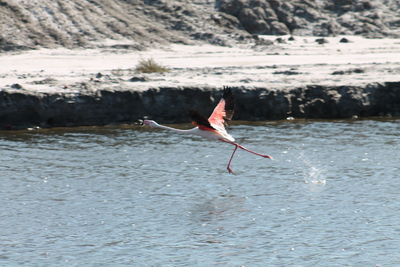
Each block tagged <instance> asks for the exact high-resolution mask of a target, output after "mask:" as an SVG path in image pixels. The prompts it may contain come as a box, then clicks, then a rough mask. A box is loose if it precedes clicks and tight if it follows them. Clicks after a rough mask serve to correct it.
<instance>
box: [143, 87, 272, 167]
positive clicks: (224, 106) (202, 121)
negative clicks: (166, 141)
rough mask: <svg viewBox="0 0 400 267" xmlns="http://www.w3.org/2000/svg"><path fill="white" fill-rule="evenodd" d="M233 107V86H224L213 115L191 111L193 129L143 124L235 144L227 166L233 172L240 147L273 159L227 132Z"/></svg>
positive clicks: (148, 121)
mask: <svg viewBox="0 0 400 267" xmlns="http://www.w3.org/2000/svg"><path fill="white" fill-rule="evenodd" d="M233 109H234V102H233V94H232V91H231V88H230V87H224V92H223V95H222V98H221V100H220V101H219V103H218V104H217V106H216V107H215V108H214V111H213V112H212V114H211V116H210V117H209V118H208V119H206V118H205V117H203V116H202V115H200V114H199V113H197V112H196V111H193V110H191V111H189V115H190V117H191V119H192V123H193V124H194V125H196V127H195V128H193V129H189V130H181V129H175V128H171V127H168V126H164V125H160V124H158V123H157V122H155V121H153V120H144V121H143V124H144V125H148V126H150V127H155V128H161V129H165V130H170V131H174V132H177V133H181V134H194V135H199V136H201V137H204V138H206V139H208V140H218V141H222V142H225V143H228V144H231V145H234V146H235V148H234V150H233V152H232V155H231V157H230V158H229V161H228V165H227V167H226V169H227V170H228V172H229V173H233V171H232V169H231V167H230V166H231V162H232V158H233V155H235V152H236V150H237V149H238V148H240V149H243V150H244V151H247V152H249V153H252V154H254V155H257V156H260V157H263V158H269V159H272V157H271V156H268V155H263V154H260V153H256V152H254V151H251V150H249V149H247V148H245V147H243V146H242V145H239V144H238V143H235V139H234V138H233V137H232V136H231V135H230V134H228V133H227V132H226V129H225V122H226V121H228V120H231V119H232V116H233Z"/></svg>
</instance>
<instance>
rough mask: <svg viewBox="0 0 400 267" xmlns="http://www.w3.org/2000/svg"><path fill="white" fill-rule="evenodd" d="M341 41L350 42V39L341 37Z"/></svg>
mask: <svg viewBox="0 0 400 267" xmlns="http://www.w3.org/2000/svg"><path fill="white" fill-rule="evenodd" d="M339 42H340V43H350V40H349V39H347V38H346V37H343V38H342V39H340V41H339Z"/></svg>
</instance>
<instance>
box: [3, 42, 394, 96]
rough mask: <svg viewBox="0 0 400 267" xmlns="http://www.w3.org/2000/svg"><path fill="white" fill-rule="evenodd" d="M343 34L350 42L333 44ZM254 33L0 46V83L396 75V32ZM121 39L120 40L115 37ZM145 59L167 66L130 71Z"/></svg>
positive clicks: (52, 88)
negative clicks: (209, 41)
mask: <svg viewBox="0 0 400 267" xmlns="http://www.w3.org/2000/svg"><path fill="white" fill-rule="evenodd" d="M343 37H346V38H347V39H348V40H349V41H350V42H348V43H341V42H340V40H341V39H342V38H343ZM261 38H263V39H267V40H271V41H273V45H259V46H254V47H244V46H242V47H222V46H213V45H195V46H193V45H192V46H188V45H177V44H174V45H170V46H166V47H164V48H162V49H157V50H154V49H153V50H147V51H141V52H138V51H129V50H119V49H107V50H104V49H73V50H70V49H65V48H58V49H40V50H32V51H28V52H21V53H14V54H13V53H6V54H1V55H0V62H1V63H2V64H0V89H1V90H20V91H32V92H45V93H54V92H69V91H71V92H78V91H80V90H99V89H105V88H106V89H113V88H116V89H117V90H124V89H129V90H132V89H134V90H140V91H142V90H147V89H149V88H153V87H185V86H206V87H222V86H223V85H230V86H244V87H247V88H249V87H263V88H268V89H276V90H285V89H292V88H296V87H299V86H305V85H315V84H318V85H333V86H341V85H365V84H368V83H375V82H388V81H399V79H400V78H399V77H400V76H399V74H400V40H399V39H388V38H384V39H366V38H363V37H357V36H337V37H326V38H325V39H326V40H327V43H325V44H319V43H317V42H316V41H315V40H316V39H317V37H300V36H299V37H296V36H295V37H294V38H295V40H294V41H288V36H282V37H281V40H282V42H277V41H276V39H277V37H276V36H262V37H261ZM104 42H105V43H107V44H108V45H110V44H113V42H114V43H115V41H104ZM129 43H130V41H128V40H127V41H126V42H124V43H123V44H129ZM118 44H121V42H118ZM149 58H152V59H154V60H155V61H156V62H157V63H159V64H161V65H164V66H166V67H168V68H169V69H170V72H167V73H162V74H159V73H155V74H138V73H136V72H135V70H134V68H135V66H136V64H137V63H138V62H139V60H141V59H149ZM99 73H101V75H97V74H99ZM132 77H144V78H145V81H136V82H132V81H130V79H131V78H132ZM16 84H17V85H16ZM82 84H89V85H90V86H82ZM15 88H17V89H15ZM18 88H21V89H18Z"/></svg>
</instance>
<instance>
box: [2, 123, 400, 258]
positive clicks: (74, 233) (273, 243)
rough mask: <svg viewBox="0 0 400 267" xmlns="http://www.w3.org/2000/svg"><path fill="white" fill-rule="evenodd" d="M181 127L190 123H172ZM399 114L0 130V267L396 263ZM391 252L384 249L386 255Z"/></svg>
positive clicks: (399, 142)
mask: <svg viewBox="0 0 400 267" xmlns="http://www.w3.org/2000/svg"><path fill="white" fill-rule="evenodd" d="M177 127H187V125H177ZM399 130H400V121H399V120H396V119H391V120H354V121H290V122H259V123H244V122H239V123H237V124H234V125H233V126H232V127H231V128H230V132H231V134H232V135H233V136H235V137H236V139H237V140H238V141H239V142H240V143H242V144H243V145H244V146H246V147H248V148H249V149H254V150H257V151H259V152H261V153H266V154H270V155H272V156H273V157H274V160H267V159H263V158H260V157H256V156H254V155H251V154H249V153H246V152H243V151H238V152H237V155H235V159H234V160H233V162H232V165H233V166H232V168H234V170H235V173H236V174H235V175H229V174H228V173H227V172H226V169H225V167H226V163H227V161H228V159H229V156H230V154H231V153H232V146H230V145H228V144H224V143H216V142H210V141H207V140H203V139H201V138H197V137H191V136H182V135H176V134H174V133H170V132H166V131H159V130H154V129H147V128H141V127H136V126H125V127H89V128H65V129H48V130H38V131H19V132H1V133H0V149H1V151H2V153H1V154H0V162H1V163H0V174H1V178H2V184H1V187H0V199H1V200H2V205H1V208H0V240H1V244H2V246H1V248H0V265H1V266H218V265H220V266H241V265H244V266H310V265H317V266H327V265H329V266H330V265H332V266H375V265H377V266H379V265H381V266H396V265H399V264H400V253H399V251H398V245H399V239H398V238H397V236H398V233H399V231H400V228H399V227H398V221H399V220H400V215H399V214H400V208H399V207H400V195H399V194H398V188H397V186H396V184H397V183H398V178H399V167H398V166H399V159H400V152H399V144H400V139H399V135H400V134H399V133H400V131H399ZM387 255H390V257H388V256H387Z"/></svg>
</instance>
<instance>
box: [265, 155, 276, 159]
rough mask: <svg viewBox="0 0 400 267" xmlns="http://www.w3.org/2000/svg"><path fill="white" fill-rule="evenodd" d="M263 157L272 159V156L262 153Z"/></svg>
mask: <svg viewBox="0 0 400 267" xmlns="http://www.w3.org/2000/svg"><path fill="white" fill-rule="evenodd" d="M263 157H264V158H267V159H274V158H273V157H271V156H268V155H263Z"/></svg>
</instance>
